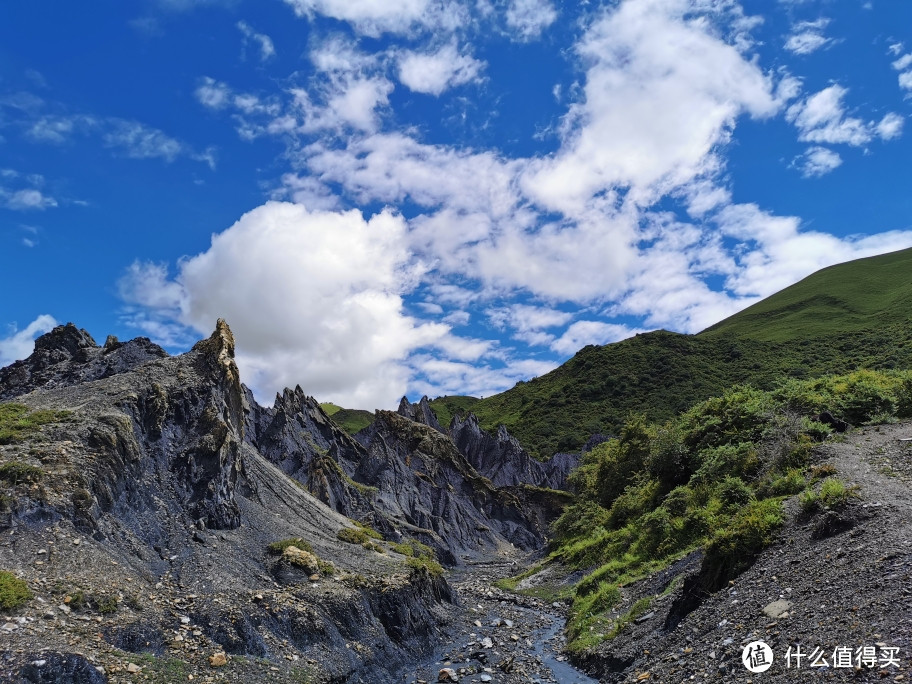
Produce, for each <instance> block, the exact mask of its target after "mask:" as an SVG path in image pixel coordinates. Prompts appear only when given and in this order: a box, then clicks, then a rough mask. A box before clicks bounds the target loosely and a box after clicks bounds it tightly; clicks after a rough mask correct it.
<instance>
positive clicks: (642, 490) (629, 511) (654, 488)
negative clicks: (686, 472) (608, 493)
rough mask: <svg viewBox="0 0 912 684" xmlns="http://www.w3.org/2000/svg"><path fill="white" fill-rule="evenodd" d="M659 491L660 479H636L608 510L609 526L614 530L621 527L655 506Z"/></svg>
mask: <svg viewBox="0 0 912 684" xmlns="http://www.w3.org/2000/svg"><path fill="white" fill-rule="evenodd" d="M658 493H659V482H658V480H635V481H634V483H633V484H631V485H629V486H628V487H627V488H626V489H625V490H624V493H623V494H621V495H620V496H619V497H618V498H617V499H615V500H614V503H613V504H611V509H610V510H609V511H608V527H609V528H610V529H614V530H616V529H619V528H621V527H623V526H624V525H626V524H627V522H628V521H630V520H634V519H635V518H638V517H639V516H641V515H642V514H643V513H645V512H646V511H650V510H652V509H653V508H655V505H656V502H657V498H658Z"/></svg>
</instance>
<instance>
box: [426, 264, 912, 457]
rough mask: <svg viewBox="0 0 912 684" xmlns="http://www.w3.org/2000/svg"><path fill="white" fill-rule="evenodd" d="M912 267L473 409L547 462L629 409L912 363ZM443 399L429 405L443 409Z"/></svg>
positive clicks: (662, 334)
mask: <svg viewBox="0 0 912 684" xmlns="http://www.w3.org/2000/svg"><path fill="white" fill-rule="evenodd" d="M909 274H912V250H904V251H901V252H895V253H892V254H886V255H882V256H879V257H872V258H869V259H861V260H857V261H853V262H849V263H846V264H841V265H838V266H832V267H830V268H827V269H823V270H822V271H819V272H818V273H815V274H813V275H811V276H809V277H808V278H805V279H804V280H802V281H801V282H799V283H797V284H795V285H793V286H791V287H789V288H786V289H785V290H783V291H781V292H779V293H777V294H775V295H773V296H771V297H769V298H767V299H765V300H764V301H762V302H759V303H758V304H755V305H754V306H752V307H750V308H748V309H746V310H744V311H742V312H740V313H738V314H736V315H734V316H732V317H731V318H728V319H726V320H724V321H722V322H720V323H718V324H717V325H715V326H713V327H712V328H710V329H708V330H706V331H704V332H702V333H699V334H698V335H680V334H676V333H669V332H666V331H655V332H652V333H647V334H644V335H637V336H636V337H634V338H631V339H628V340H624V341H622V342H618V343H616V344H610V345H606V346H603V347H596V346H588V347H585V348H583V349H582V350H580V351H579V352H578V353H577V354H576V356H574V357H573V358H572V359H570V360H569V361H567V363H565V364H564V365H562V366H560V367H559V368H557V369H555V370H554V371H552V372H551V373H548V374H547V375H544V376H542V377H540V378H536V379H535V380H531V381H529V382H525V383H519V384H517V385H516V386H515V387H514V388H513V389H510V390H508V391H506V392H503V393H501V394H498V395H494V396H492V397H488V398H486V399H483V400H480V401H477V402H472V403H471V410H472V411H474V412H475V413H476V415H478V417H479V420H480V421H481V423H482V425H483V426H485V427H487V428H494V427H496V426H497V424H498V423H504V424H505V425H506V426H507V428H508V429H509V430H510V432H511V433H513V434H514V435H516V436H517V437H518V438H519V440H520V441H521V442H522V443H523V445H525V446H526V447H527V448H528V449H530V451H532V452H533V453H534V454H535V455H537V456H539V457H547V456H549V455H550V454H552V453H554V452H556V451H567V450H574V449H578V448H579V447H580V446H581V445H582V444H583V443H584V442H585V440H586V438H587V437H588V436H589V435H590V434H592V433H594V432H605V433H615V432H617V430H618V429H619V428H620V426H621V424H622V423H623V421H624V418H625V417H626V416H627V415H628V414H629V413H630V412H631V411H637V412H642V413H645V414H646V416H647V417H648V418H649V419H650V420H663V419H666V418H669V417H671V416H673V415H675V414H677V413H678V412H680V411H682V410H684V409H685V408H687V407H688V406H690V405H692V404H693V403H695V402H696V401H699V400H701V399H704V398H706V397H709V396H712V395H713V394H718V393H720V392H722V391H723V390H724V389H725V388H727V387H729V386H731V385H733V384H737V383H742V382H751V383H753V384H755V385H756V386H758V387H760V388H762V389H769V388H771V387H773V386H774V385H775V384H776V382H777V381H778V380H779V379H780V378H782V377H794V378H809V377H817V376H820V375H823V374H827V373H846V372H849V371H851V370H853V369H855V368H859V367H866V368H874V369H888V368H912V325H910V324H909V323H910V320H912V277H910V275H909ZM446 399H447V401H448V402H449V405H450V406H452V407H454V408H455V407H458V402H457V401H456V399H457V398H456V397H447V398H446ZM440 401H441V400H434V401H433V402H432V403H431V405H432V406H433V407H434V409H435V410H436V411H438V416H439V415H440V409H439V406H440ZM450 411H452V409H450Z"/></svg>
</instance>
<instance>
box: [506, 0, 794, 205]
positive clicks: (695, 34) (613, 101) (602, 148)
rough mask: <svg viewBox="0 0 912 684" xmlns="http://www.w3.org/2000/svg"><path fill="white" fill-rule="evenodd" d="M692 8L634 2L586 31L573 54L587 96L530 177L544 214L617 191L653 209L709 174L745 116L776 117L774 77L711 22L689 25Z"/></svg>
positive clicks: (530, 186)
mask: <svg viewBox="0 0 912 684" xmlns="http://www.w3.org/2000/svg"><path fill="white" fill-rule="evenodd" d="M689 9H690V7H689V3H684V2H676V1H667V2H630V1H628V2H624V3H621V5H620V6H619V7H617V8H616V9H614V10H612V11H608V12H606V13H604V15H603V16H602V17H601V18H599V19H598V20H596V21H595V22H594V23H593V25H592V26H591V27H590V28H589V29H588V31H587V32H586V34H585V36H584V37H583V39H582V41H581V42H580V43H579V44H578V45H577V47H576V51H577V53H578V54H579V57H580V59H581V60H583V62H584V63H585V64H586V65H587V72H586V84H585V88H584V97H583V99H582V101H580V102H578V103H576V104H574V105H573V106H572V107H571V108H570V111H569V112H568V114H567V117H566V118H565V121H564V126H563V135H562V138H563V139H562V146H561V150H560V151H559V153H558V154H556V155H555V156H554V157H552V158H547V159H543V160H538V161H537V162H536V163H534V164H532V168H531V170H530V172H529V173H528V174H527V175H526V177H525V178H524V189H525V190H526V192H527V193H529V194H530V196H531V197H533V198H535V200H536V201H537V202H539V203H540V204H541V205H542V206H544V207H547V208H549V209H553V210H558V211H563V212H565V213H568V212H569V213H576V212H578V211H579V210H580V209H581V208H582V207H583V206H584V205H585V203H586V202H587V201H588V200H589V198H591V197H593V196H594V195H597V194H598V193H599V192H602V191H605V190H608V189H611V188H614V187H628V188H630V197H631V199H634V200H636V201H638V202H642V203H644V204H649V203H652V202H653V201H655V199H656V198H657V197H658V196H659V195H660V194H662V193H663V192H667V191H668V190H670V189H671V188H673V187H675V186H680V185H683V184H684V183H686V182H688V181H690V180H693V179H694V178H696V177H698V176H700V175H702V174H706V173H707V172H711V171H712V168H713V166H714V165H715V164H716V160H714V158H713V154H712V151H713V149H714V148H715V147H716V146H718V145H721V144H724V143H725V142H727V141H728V139H729V136H730V134H731V130H732V128H733V126H734V123H735V120H736V118H737V117H738V116H739V115H741V114H748V115H750V116H753V117H758V118H762V117H767V116H771V115H773V114H775V113H776V112H777V111H778V110H779V108H780V102H778V101H777V99H776V97H775V94H774V83H773V81H772V79H771V78H770V77H769V76H767V75H766V74H764V73H763V72H762V71H761V69H760V68H759V66H758V65H757V64H756V63H754V62H753V61H751V60H750V59H748V58H746V57H745V56H744V55H742V54H741V53H740V52H739V51H738V49H737V48H736V47H734V46H732V45H729V44H727V43H725V42H724V41H722V40H720V39H719V37H718V36H717V35H716V34H715V32H714V31H713V30H712V28H711V24H710V23H709V22H700V21H686V20H685V19H684V15H685V14H686V13H687V12H688V10H689Z"/></svg>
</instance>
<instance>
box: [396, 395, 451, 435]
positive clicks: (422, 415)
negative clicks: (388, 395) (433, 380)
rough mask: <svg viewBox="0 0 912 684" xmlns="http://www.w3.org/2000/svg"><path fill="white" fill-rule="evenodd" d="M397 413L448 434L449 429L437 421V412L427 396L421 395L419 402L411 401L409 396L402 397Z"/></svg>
mask: <svg viewBox="0 0 912 684" xmlns="http://www.w3.org/2000/svg"><path fill="white" fill-rule="evenodd" d="M396 413H398V414H399V415H400V416H403V417H404V418H408V419H409V420H413V421H415V422H416V423H421V424H422V425H427V426H428V427H429V428H433V429H435V430H437V432H440V433H441V434H444V435H445V434H447V431H446V430H444V429H443V428H442V427H441V425H440V423H439V422H437V414H436V413H434V411H433V409H431V405H430V403H429V402H428V398H427V396H424V397H421V400H420V401H419V402H418V403H417V404H413V403H411V402H410V401H409V400H408V398H407V397H402V399H401V400H400V401H399V408H398V409H397V410H396Z"/></svg>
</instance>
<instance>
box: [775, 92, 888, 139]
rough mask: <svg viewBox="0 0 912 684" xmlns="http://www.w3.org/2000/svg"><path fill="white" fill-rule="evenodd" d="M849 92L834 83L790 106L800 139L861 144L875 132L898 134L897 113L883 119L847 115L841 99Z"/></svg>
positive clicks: (877, 133)
mask: <svg viewBox="0 0 912 684" xmlns="http://www.w3.org/2000/svg"><path fill="white" fill-rule="evenodd" d="M848 92H849V91H848V89H846V88H843V87H842V86H840V85H839V84H833V85H831V86H829V87H827V88H824V89H823V90H821V91H820V92H817V93H814V94H813V95H810V96H809V97H807V98H805V99H804V100H802V101H800V102H797V103H795V104H793V105H792V106H791V107H789V108H788V111H787V112H786V118H787V119H788V120H789V121H790V122H792V123H793V124H794V125H795V127H796V128H797V129H798V133H799V136H798V139H799V140H802V141H805V142H815V143H829V144H831V145H832V144H837V143H844V144H847V145H853V146H855V147H858V146H860V145H864V144H866V143H868V142H870V141H871V140H872V139H873V138H874V137H875V136H876V137H880V138H883V139H884V140H889V139H890V138H893V137H896V135H898V134H899V130H900V128H901V121H902V119H901V118H900V117H899V115H897V114H894V113H889V114H887V115H886V116H885V117H884V118H883V119H882V120H881V121H880V122H874V121H868V122H865V121H863V120H862V119H859V118H857V117H851V116H846V112H845V108H844V107H843V103H842V101H843V98H844V97H845V95H846V93H848Z"/></svg>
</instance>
